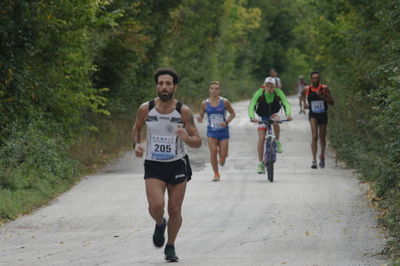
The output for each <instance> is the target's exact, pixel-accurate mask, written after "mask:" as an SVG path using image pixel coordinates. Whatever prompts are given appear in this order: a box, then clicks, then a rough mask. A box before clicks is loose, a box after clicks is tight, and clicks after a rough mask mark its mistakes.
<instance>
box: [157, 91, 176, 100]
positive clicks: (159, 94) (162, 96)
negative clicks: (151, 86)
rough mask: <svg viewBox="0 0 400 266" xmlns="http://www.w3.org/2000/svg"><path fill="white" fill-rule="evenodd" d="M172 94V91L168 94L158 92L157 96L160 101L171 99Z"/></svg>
mask: <svg viewBox="0 0 400 266" xmlns="http://www.w3.org/2000/svg"><path fill="white" fill-rule="evenodd" d="M172 96H174V93H168V94H163V93H161V92H159V93H158V98H160V100H161V101H162V102H168V101H169V100H171V99H172Z"/></svg>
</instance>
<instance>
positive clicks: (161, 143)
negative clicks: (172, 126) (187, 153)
mask: <svg viewBox="0 0 400 266" xmlns="http://www.w3.org/2000/svg"><path fill="white" fill-rule="evenodd" d="M175 141H176V136H152V137H151V146H150V149H151V150H150V154H151V158H152V159H153V160H158V161H165V160H171V159H174V158H175V156H176V153H175V151H176V143H175Z"/></svg>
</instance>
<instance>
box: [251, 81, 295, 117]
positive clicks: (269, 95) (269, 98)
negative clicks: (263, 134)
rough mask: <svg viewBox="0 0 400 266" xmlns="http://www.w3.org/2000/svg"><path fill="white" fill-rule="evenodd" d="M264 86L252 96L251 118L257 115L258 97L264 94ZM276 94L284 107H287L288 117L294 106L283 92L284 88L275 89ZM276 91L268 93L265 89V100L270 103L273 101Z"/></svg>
mask: <svg viewBox="0 0 400 266" xmlns="http://www.w3.org/2000/svg"><path fill="white" fill-rule="evenodd" d="M263 91H264V89H263V88H259V89H258V90H257V91H256V93H254V95H253V98H251V101H250V105H249V117H250V119H252V118H254V117H255V110H254V109H255V107H256V105H257V102H258V99H259V98H260V97H261V96H262V95H263ZM275 93H276V95H277V96H278V97H279V98H280V101H281V103H282V105H283V108H284V109H285V114H286V116H287V117H289V116H291V114H292V108H291V106H290V104H289V102H288V100H287V99H286V96H285V94H284V93H283V91H282V90H280V89H275ZM275 93H268V92H267V91H265V100H266V102H267V103H268V104H270V103H272V102H273V101H274V97H275Z"/></svg>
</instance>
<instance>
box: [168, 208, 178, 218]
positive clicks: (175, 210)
mask: <svg viewBox="0 0 400 266" xmlns="http://www.w3.org/2000/svg"><path fill="white" fill-rule="evenodd" d="M168 216H169V218H170V219H178V218H180V217H181V207H179V206H169V207H168Z"/></svg>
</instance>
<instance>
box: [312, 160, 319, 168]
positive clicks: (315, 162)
mask: <svg viewBox="0 0 400 266" xmlns="http://www.w3.org/2000/svg"><path fill="white" fill-rule="evenodd" d="M311 168H312V169H317V168H318V166H317V161H312V164H311Z"/></svg>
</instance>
